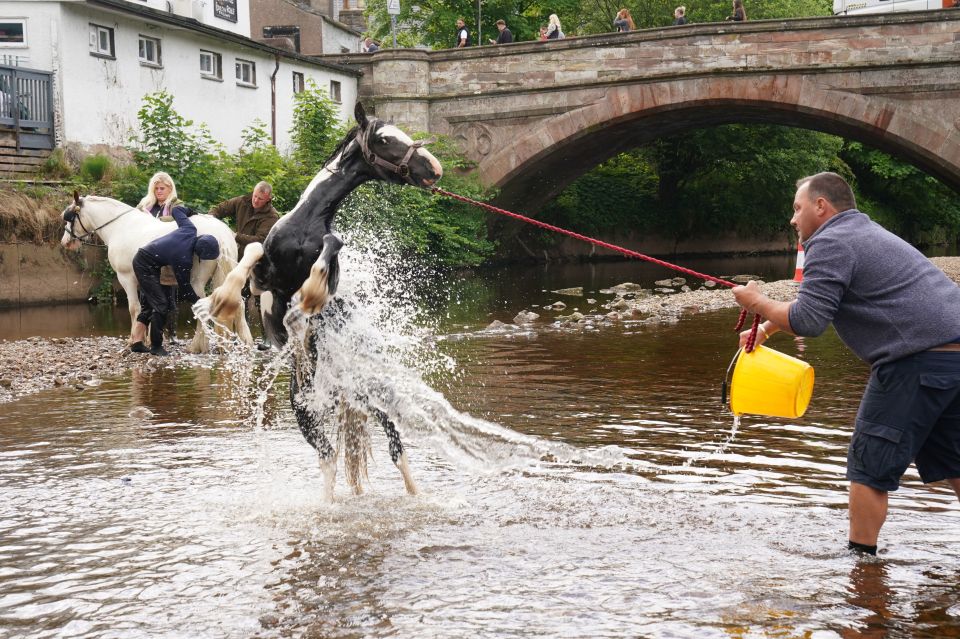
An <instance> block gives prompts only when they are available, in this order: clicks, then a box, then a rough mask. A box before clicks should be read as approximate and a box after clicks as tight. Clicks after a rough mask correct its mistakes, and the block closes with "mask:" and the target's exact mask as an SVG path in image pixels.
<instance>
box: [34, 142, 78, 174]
mask: <svg viewBox="0 0 960 639" xmlns="http://www.w3.org/2000/svg"><path fill="white" fill-rule="evenodd" d="M40 174H41V175H42V176H43V177H45V178H48V179H51V180H62V179H66V178H69V177H72V176H73V167H71V166H70V163H69V162H68V161H67V155H66V153H64V151H63V149H54V150H53V152H52V153H51V154H50V157H48V158H47V159H46V160H44V161H43V164H41V165H40Z"/></svg>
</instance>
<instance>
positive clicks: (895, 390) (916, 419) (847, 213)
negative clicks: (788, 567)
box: [733, 173, 960, 554]
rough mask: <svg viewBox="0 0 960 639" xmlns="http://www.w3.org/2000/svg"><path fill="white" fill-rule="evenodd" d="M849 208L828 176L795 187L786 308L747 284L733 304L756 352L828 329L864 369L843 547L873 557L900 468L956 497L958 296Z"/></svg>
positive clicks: (848, 194) (837, 180)
mask: <svg viewBox="0 0 960 639" xmlns="http://www.w3.org/2000/svg"><path fill="white" fill-rule="evenodd" d="M856 207H857V205H856V201H855V200H854V195H853V191H852V190H851V189H850V186H849V185H848V184H847V183H846V181H845V180H844V179H843V178H842V177H840V176H839V175H837V174H836V173H818V174H817V175H813V176H810V177H806V178H803V179H801V180H799V181H798V182H797V193H796V196H795V197H794V201H793V210H794V214H793V218H792V219H791V221H790V223H791V224H792V225H793V226H794V228H796V229H797V233H798V235H799V237H800V242H801V243H802V244H803V248H804V254H805V258H806V259H805V262H804V269H803V283H802V284H801V285H800V291H799V293H798V295H797V299H796V300H794V301H793V302H777V301H774V300H771V299H770V298H769V297H767V296H766V295H764V294H763V293H761V292H760V287H759V286H758V285H757V283H756V282H750V283H749V284H747V285H746V286H738V287H736V288H735V289H733V294H734V296H735V297H736V299H737V303H739V304H740V305H741V306H742V307H744V308H745V309H747V310H748V311H752V312H755V313H759V314H760V315H761V316H762V317H763V318H765V321H764V322H763V324H761V325H760V329H761V330H759V331H758V332H757V344H761V343H763V342H764V341H765V340H766V339H767V338H769V337H770V336H771V335H773V334H774V333H775V332H777V331H780V330H783V331H787V332H789V333H793V334H794V335H803V336H808V337H815V336H817V335H820V334H821V333H822V332H823V331H824V330H825V329H826V327H827V325H828V324H830V323H831V322H832V323H833V326H834V328H836V330H837V334H838V335H839V336H840V339H842V340H843V342H844V343H845V344H846V345H847V346H848V347H849V348H850V350H852V351H853V352H854V353H855V354H856V355H857V356H858V357H860V358H861V359H863V360H864V361H866V362H868V363H869V364H870V365H871V371H870V381H869V383H868V384H867V389H866V391H865V392H864V395H863V398H862V400H861V402H860V409H859V411H858V413H857V419H856V424H855V427H854V432H853V438H852V439H851V441H850V447H849V449H848V451H847V479H849V480H850V494H849V517H850V536H849V547H850V548H851V549H854V550H857V551H860V552H866V553H869V554H876V550H877V538H878V537H879V534H880V528H881V527H882V526H883V523H884V521H885V520H886V517H887V500H888V493H889V491H892V490H896V489H897V488H898V487H899V483H900V477H901V476H902V475H903V473H904V472H905V471H906V470H907V467H908V466H909V465H910V463H911V462H915V464H916V466H917V470H918V472H919V473H920V477H921V479H923V481H924V483H930V482H935V481H943V480H946V481H947V482H949V483H950V485H951V486H952V487H953V490H954V491H955V492H956V493H957V496H958V497H960V287H958V286H957V285H956V284H954V283H953V282H952V281H951V280H950V279H949V278H948V277H947V276H946V275H944V273H943V272H942V271H941V270H940V269H938V268H937V267H936V266H934V265H933V264H932V263H931V262H930V260H928V259H927V258H926V257H924V256H923V255H922V254H921V253H920V252H919V251H917V250H916V249H915V248H913V247H912V246H910V245H909V244H908V243H907V242H905V241H903V240H902V239H900V238H899V237H897V236H896V235H894V234H892V233H890V232H889V231H887V230H885V229H884V228H883V227H881V226H880V225H878V224H876V223H874V222H872V221H871V220H870V218H869V217H867V215H865V214H864V213H861V212H860V211H858V210H857V208H856ZM748 333H749V331H744V332H743V333H741V335H740V343H741V345H743V344H744V343H745V341H746V336H747V334H748Z"/></svg>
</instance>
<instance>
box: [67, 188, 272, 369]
mask: <svg viewBox="0 0 960 639" xmlns="http://www.w3.org/2000/svg"><path fill="white" fill-rule="evenodd" d="M73 197H74V203H73V204H71V205H70V206H68V207H67V208H66V209H64V211H63V214H62V217H63V221H64V224H65V228H64V232H63V238H62V239H61V240H60V243H61V244H62V245H63V246H64V247H65V248H67V249H71V250H75V249H77V248H79V246H80V243H81V242H82V241H85V240H88V239H90V238H91V237H92V236H94V235H97V236H99V237H100V239H101V240H103V243H104V244H106V245H107V259H108V260H109V261H110V266H112V267H113V270H114V271H115V272H116V274H117V279H118V280H120V285H121V286H122V287H123V290H124V291H125V292H126V294H127V308H128V309H129V311H130V330H131V338H132V332H133V327H134V325H135V323H136V321H137V315H139V314H140V297H139V295H138V294H137V293H138V290H139V285H138V284H137V276H136V275H135V274H134V272H133V258H134V256H135V255H136V254H137V251H138V250H140V248H142V247H143V246H146V245H147V244H149V243H150V242H152V241H153V240H155V239H157V238H158V237H160V236H161V235H165V234H167V233H170V232H171V231H173V230H174V229H176V228H177V225H176V224H172V223H170V222H162V221H160V220H159V219H157V218H155V217H153V216H152V215H150V214H149V213H146V212H144V211H141V210H139V209H135V208H132V207H130V206H127V205H126V204H124V203H123V202H119V201H117V200H114V199H111V198H108V197H98V196H95V195H88V196H86V197H82V198H81V197H80V196H79V194H78V193H76V192H74V195H73ZM190 219H191V221H192V222H193V223H194V224H195V225H196V227H197V233H198V234H201V235H202V234H208V235H212V236H214V237H215V238H217V241H218V242H219V243H220V257H219V258H217V259H216V260H200V259H198V258H197V257H196V256H194V258H193V270H192V271H191V272H190V285H191V286H193V290H194V291H196V293H197V295H198V296H200V297H203V296H204V295H206V293H205V292H204V287H205V286H206V284H207V282H208V281H211V279H212V282H213V286H215V287H216V286H220V285H221V284H222V283H223V282H224V281H225V280H226V277H227V275H228V274H229V273H230V270H231V269H232V268H234V267H235V266H236V265H237V242H236V240H235V239H234V235H233V231H232V230H230V227H229V226H227V225H226V224H224V223H223V222H221V221H220V220H218V219H217V218H215V217H212V216H210V215H194V216H193V217H191V218H190ZM228 328H230V329H231V330H232V331H233V332H234V333H236V334H237V336H238V337H239V338H240V339H241V340H243V341H244V342H246V343H247V344H253V336H252V335H251V334H250V327H249V326H248V325H247V321H246V317H244V314H243V313H237V314H235V315H234V316H233V317H232V318H231V324H230V325H229V326H228ZM132 341H133V340H132V339H131V342H132ZM188 350H189V351H190V352H191V353H203V352H207V351H208V350H209V344H208V341H207V337H206V333H204V331H203V328H202V327H200V326H197V330H196V333H195V334H194V337H193V342H191V344H190V346H189V348H188Z"/></svg>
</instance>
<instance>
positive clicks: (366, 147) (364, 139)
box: [357, 125, 436, 186]
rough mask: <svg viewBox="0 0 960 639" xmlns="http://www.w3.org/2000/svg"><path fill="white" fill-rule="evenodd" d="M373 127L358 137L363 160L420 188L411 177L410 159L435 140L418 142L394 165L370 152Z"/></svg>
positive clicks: (428, 139) (370, 126) (368, 126)
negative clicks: (418, 150)
mask: <svg viewBox="0 0 960 639" xmlns="http://www.w3.org/2000/svg"><path fill="white" fill-rule="evenodd" d="M373 128H374V127H373V125H367V128H365V129H364V130H363V131H361V133H360V135H359V136H357V141H358V143H359V144H360V152H361V153H363V159H365V160H366V161H367V164H369V165H370V166H379V167H380V168H383V169H386V170H387V171H390V172H391V173H396V174H397V175H399V176H400V177H402V178H403V179H404V180H406V181H407V183H408V184H411V185H412V186H419V185H418V184H417V183H416V182H414V181H413V178H411V177H410V158H412V157H413V154H414V153H416V152H417V149H419V148H420V147H422V146H425V145H427V144H430V143H431V142H435V141H436V139H435V138H427V139H426V140H417V141H416V142H414V143H413V144H411V145H410V148H408V149H407V152H406V153H405V154H404V156H403V159H402V160H400V162H399V163H397V164H394V163H393V162H390V161H389V160H384V159H383V158H382V157H380V156H378V155H377V154H375V153H374V152H373V151H371V150H370V132H371V131H373Z"/></svg>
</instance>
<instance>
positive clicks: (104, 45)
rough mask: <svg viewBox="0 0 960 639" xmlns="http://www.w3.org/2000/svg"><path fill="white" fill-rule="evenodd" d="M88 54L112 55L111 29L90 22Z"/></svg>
mask: <svg viewBox="0 0 960 639" xmlns="http://www.w3.org/2000/svg"><path fill="white" fill-rule="evenodd" d="M90 55H96V56H101V57H104V58H112V57H114V48H113V29H111V28H110V27H103V26H100V25H99V24H93V23H92V22H91V23H90Z"/></svg>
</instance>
